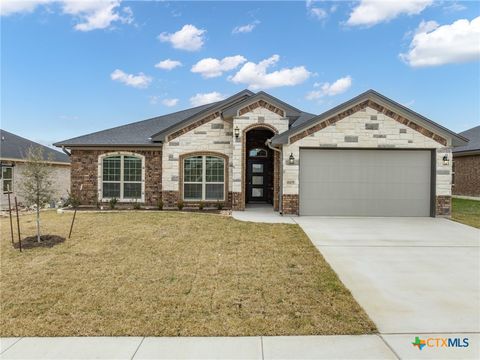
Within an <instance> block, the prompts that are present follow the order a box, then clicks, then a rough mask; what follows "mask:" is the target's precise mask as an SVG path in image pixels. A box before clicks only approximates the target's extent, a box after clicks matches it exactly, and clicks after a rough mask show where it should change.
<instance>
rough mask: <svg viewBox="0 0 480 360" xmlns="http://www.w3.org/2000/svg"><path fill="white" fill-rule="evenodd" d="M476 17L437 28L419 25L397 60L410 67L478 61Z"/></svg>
mask: <svg viewBox="0 0 480 360" xmlns="http://www.w3.org/2000/svg"><path fill="white" fill-rule="evenodd" d="M479 39H480V16H479V17H476V18H475V19H473V20H472V21H468V20H467V19H460V20H457V21H455V22H454V23H452V24H448V25H442V26H439V25H438V24H437V23H436V22H434V21H429V22H423V21H422V22H421V23H420V25H419V27H418V28H417V31H416V33H415V35H414V36H413V39H412V42H411V43H410V48H409V50H408V52H407V53H404V54H400V58H401V59H402V60H403V61H405V62H406V63H407V64H409V65H410V66H413V67H420V66H437V65H444V64H449V63H461V62H467V61H475V60H479V59H480V40H479Z"/></svg>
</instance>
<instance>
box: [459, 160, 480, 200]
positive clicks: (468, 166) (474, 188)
mask: <svg viewBox="0 0 480 360" xmlns="http://www.w3.org/2000/svg"><path fill="white" fill-rule="evenodd" d="M453 165H454V170H453V171H454V173H455V174H454V175H453V176H454V181H453V185H452V191H453V194H454V195H463V196H480V154H477V155H467V156H455V154H454V157H453Z"/></svg>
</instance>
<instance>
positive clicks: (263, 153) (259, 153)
mask: <svg viewBox="0 0 480 360" xmlns="http://www.w3.org/2000/svg"><path fill="white" fill-rule="evenodd" d="M248 156H249V157H267V150H265V149H261V148H256V149H252V150H250V151H249V152H248Z"/></svg>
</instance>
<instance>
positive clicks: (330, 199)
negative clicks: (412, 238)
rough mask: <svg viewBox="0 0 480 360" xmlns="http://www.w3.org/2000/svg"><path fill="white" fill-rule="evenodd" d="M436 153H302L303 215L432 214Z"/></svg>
mask: <svg viewBox="0 0 480 360" xmlns="http://www.w3.org/2000/svg"><path fill="white" fill-rule="evenodd" d="M430 159H431V155H430V151H424V150H418V151H417V150H414V151H406V150H313V149H302V150H301V151H300V214H301V215H334V216H429V215H430V181H431V179H430V177H431V170H430V161H431V160H430Z"/></svg>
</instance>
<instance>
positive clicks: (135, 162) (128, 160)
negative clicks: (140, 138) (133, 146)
mask: <svg viewBox="0 0 480 360" xmlns="http://www.w3.org/2000/svg"><path fill="white" fill-rule="evenodd" d="M142 174H143V171H142V158H141V157H139V156H134V155H111V156H106V157H104V158H103V159H102V197H103V198H104V199H111V198H117V199H120V200H130V199H131V200H133V199H141V198H142V180H143V179H142Z"/></svg>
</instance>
